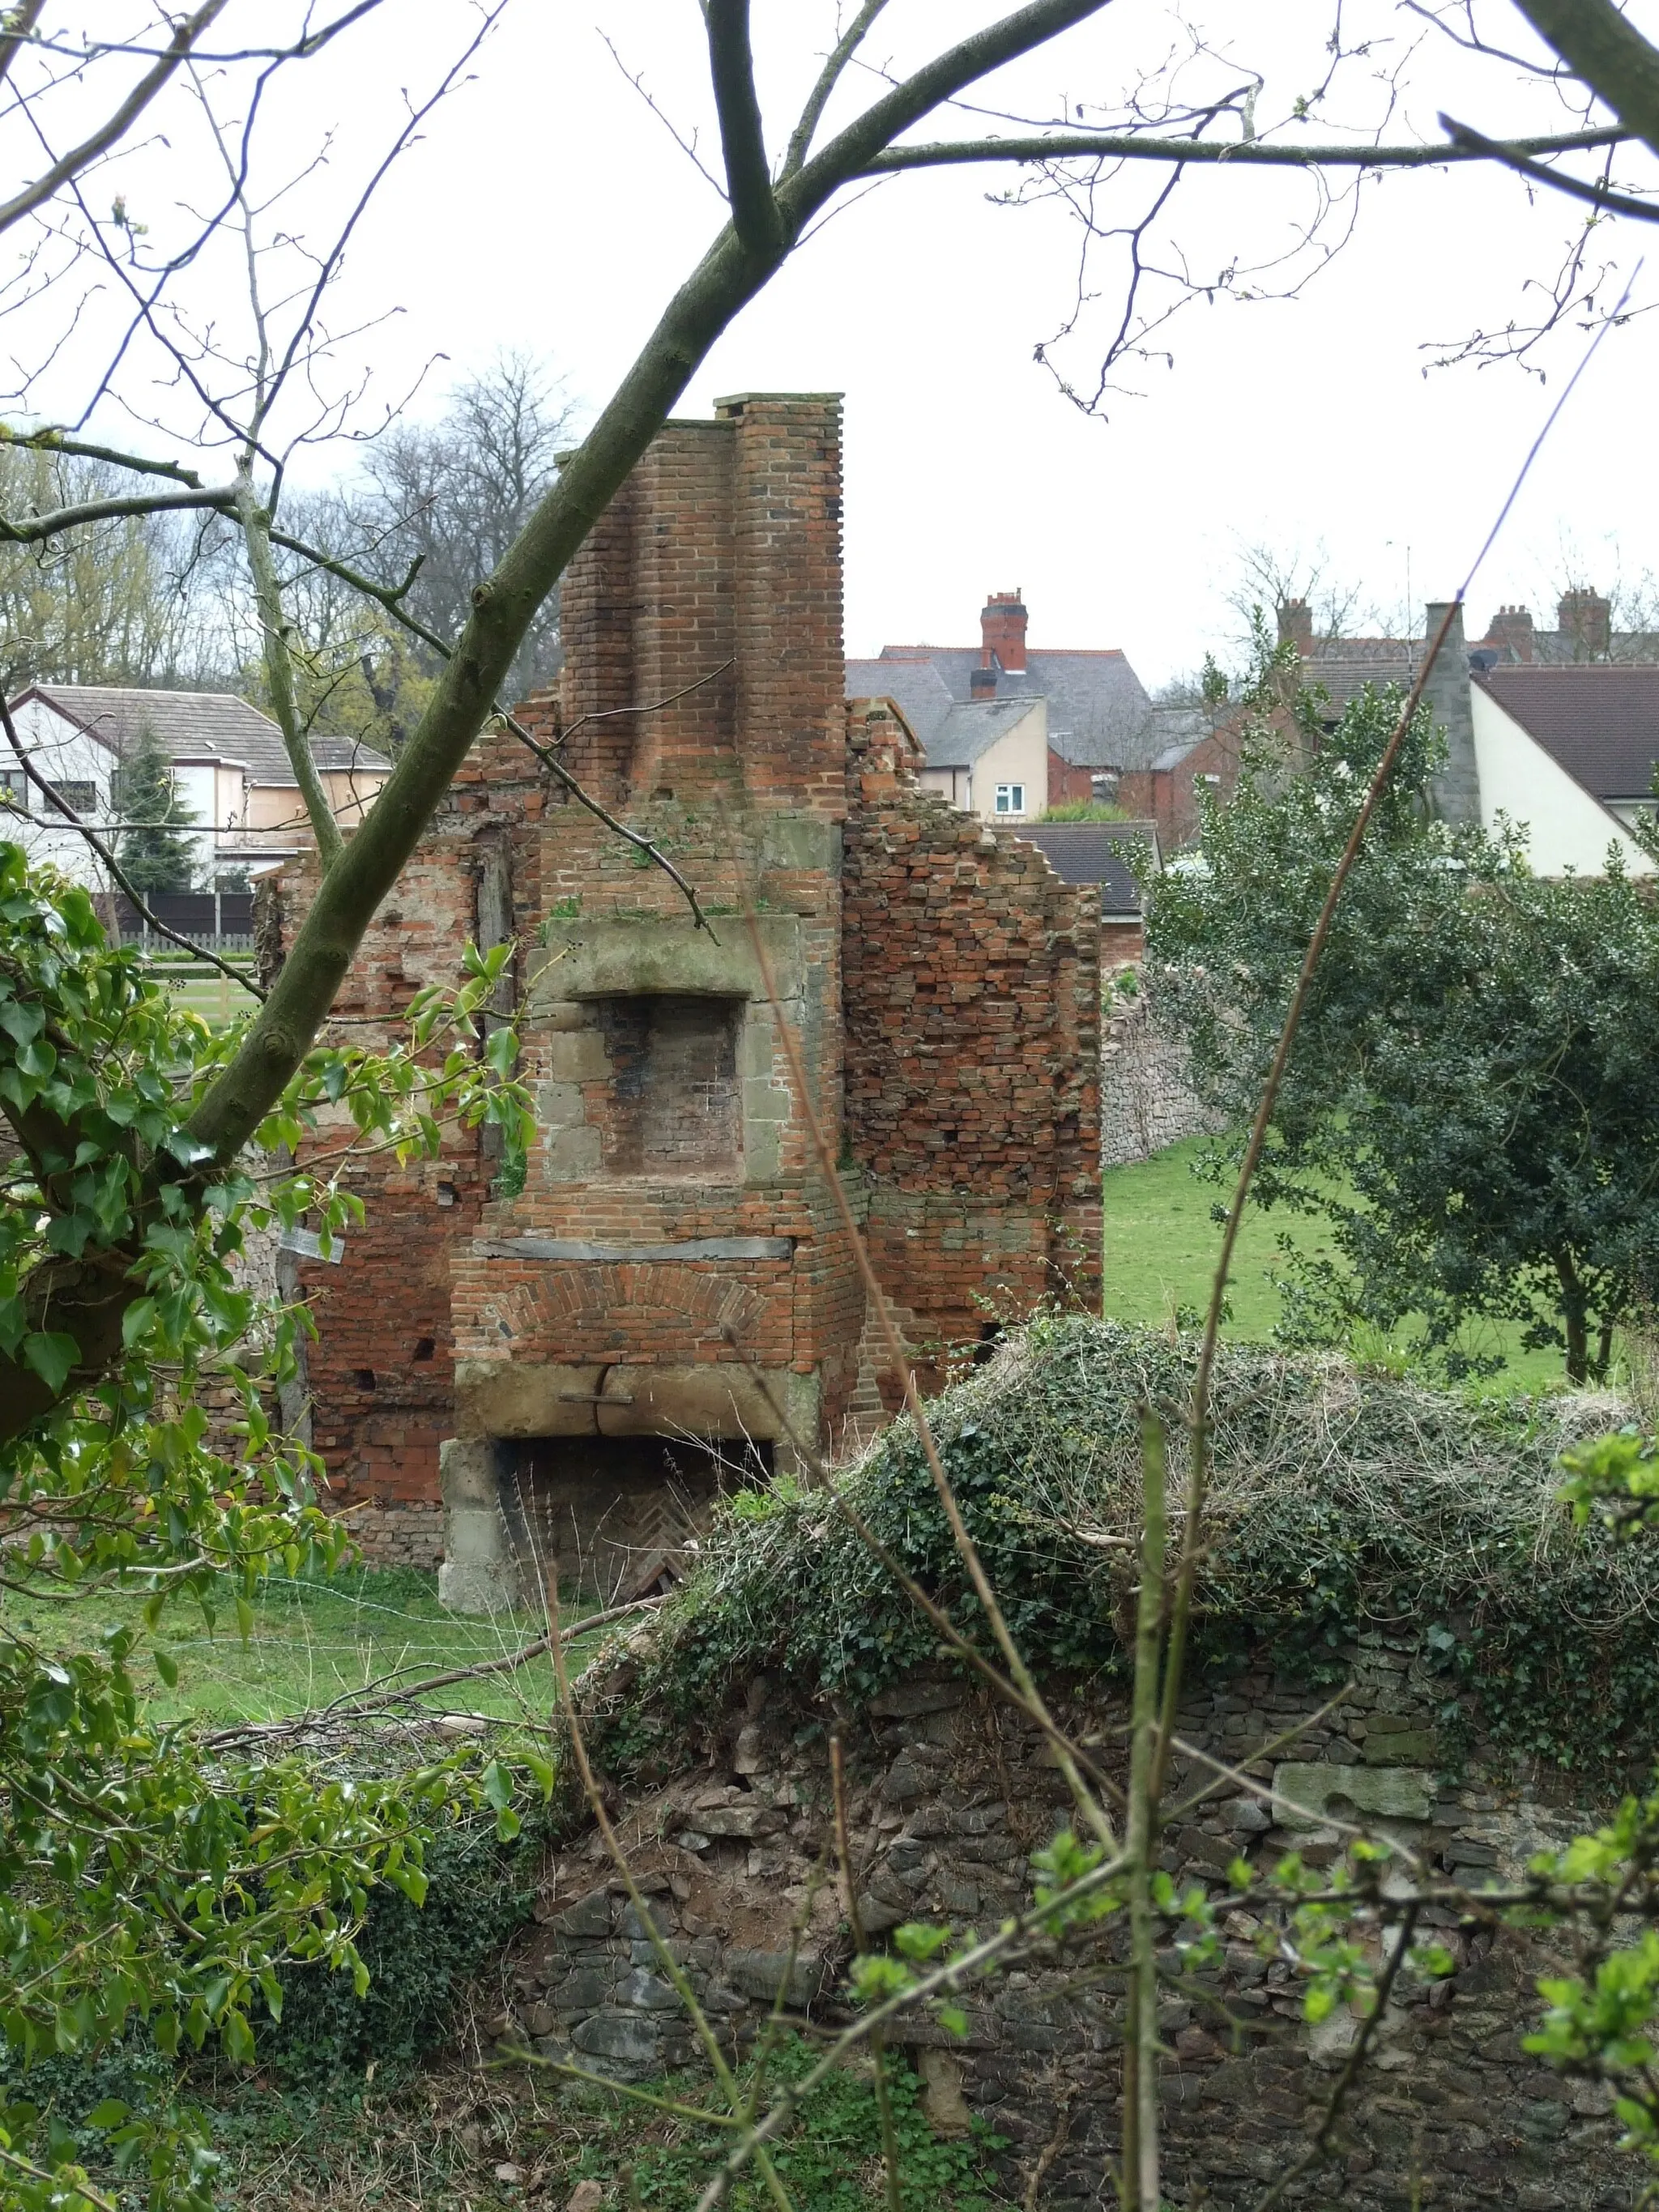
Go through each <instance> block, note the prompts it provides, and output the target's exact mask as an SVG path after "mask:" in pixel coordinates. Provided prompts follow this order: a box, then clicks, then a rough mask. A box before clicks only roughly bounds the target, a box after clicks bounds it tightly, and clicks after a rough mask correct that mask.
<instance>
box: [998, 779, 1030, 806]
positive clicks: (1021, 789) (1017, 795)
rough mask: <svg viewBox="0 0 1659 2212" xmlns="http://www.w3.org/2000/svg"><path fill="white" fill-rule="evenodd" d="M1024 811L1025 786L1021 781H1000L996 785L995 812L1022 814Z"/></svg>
mask: <svg viewBox="0 0 1659 2212" xmlns="http://www.w3.org/2000/svg"><path fill="white" fill-rule="evenodd" d="M1024 811H1025V786H1024V784H1023V783H1000V784H999V785H998V786H997V812H998V813H999V814H1024Z"/></svg>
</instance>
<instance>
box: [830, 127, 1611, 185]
mask: <svg viewBox="0 0 1659 2212" xmlns="http://www.w3.org/2000/svg"><path fill="white" fill-rule="evenodd" d="M1440 119H1441V122H1442V123H1443V125H1445V127H1446V128H1447V129H1448V130H1449V131H1450V130H1454V129H1456V128H1458V127H1459V126H1455V125H1451V124H1450V123H1449V122H1448V121H1447V118H1445V117H1444V116H1442V117H1441V118H1440ZM1636 136H1637V133H1636V132H1635V131H1626V130H1622V129H1620V127H1619V125H1616V124H1609V125H1605V126H1602V127H1601V128H1599V129H1596V130H1593V131H1564V132H1559V133H1558V134H1556V135H1555V136H1553V137H1543V138H1517V139H1515V140H1512V141H1510V142H1508V143H1498V142H1497V141H1490V140H1483V141H1481V142H1480V143H1479V144H1475V143H1468V144H1465V143H1463V141H1462V138H1460V137H1454V138H1452V139H1451V140H1450V141H1449V143H1445V144H1443V145H1433V146H1345V145H1340V144H1338V145H1334V146H1333V145H1318V146H1297V145H1285V144H1281V143H1279V142H1278V141H1277V140H1275V139H1271V138H1242V139H1240V138H1139V137H1135V136H1134V135H1133V133H1129V134H1126V133H1124V132H1122V131H1115V132H1112V131H1053V132H1048V133H1046V134H1044V135H1042V136H1040V137H1031V138H963V139H955V140H946V141H944V142H942V143H939V144H938V145H929V146H890V147H888V148H887V149H886V150H885V151H884V152H883V153H879V154H875V155H872V156H871V158H870V160H869V161H867V162H866V164H865V165H864V167H863V168H862V169H861V170H860V175H862V176H868V177H882V176H890V175H892V174H893V173H896V172H897V171H900V170H903V169H940V168H951V167H960V166H963V165H965V164H968V163H970V162H981V161H1076V160H1079V159H1086V160H1098V161H1170V162H1175V163H1177V164H1180V165H1182V166H1185V165H1186V164H1187V163H1188V162H1199V161H1205V162H1214V163H1216V164H1218V165H1219V164H1221V163H1223V162H1225V163H1227V164H1229V165H1233V164H1237V165H1240V166H1242V167H1246V168H1279V169H1430V168H1438V167H1441V166H1442V165H1443V163H1447V162H1455V161H1510V162H1511V163H1515V162H1517V161H1528V160H1533V159H1535V158H1536V157H1537V156H1539V155H1547V154H1573V153H1578V152H1581V151H1583V149H1586V148H1588V147H1593V146H1614V145H1619V144H1621V143H1625V142H1626V141H1627V140H1629V139H1631V138H1632V137H1636ZM1468 137H1469V138H1470V140H1471V141H1473V137H1474V134H1473V133H1470V134H1468ZM1546 180H1547V182H1549V183H1551V184H1556V183H1559V179H1558V178H1557V177H1556V175H1555V174H1554V173H1553V172H1547V173H1546Z"/></svg>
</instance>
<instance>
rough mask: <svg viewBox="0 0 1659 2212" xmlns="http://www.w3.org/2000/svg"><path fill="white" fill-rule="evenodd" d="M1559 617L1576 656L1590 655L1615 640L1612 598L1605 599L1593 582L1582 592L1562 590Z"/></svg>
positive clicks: (1580, 657)
mask: <svg viewBox="0 0 1659 2212" xmlns="http://www.w3.org/2000/svg"><path fill="white" fill-rule="evenodd" d="M1556 620H1557V622H1558V623H1559V625H1560V629H1561V635H1563V637H1565V639H1566V640H1567V641H1568V643H1569V644H1570V645H1571V647H1572V650H1573V656H1574V658H1575V659H1579V660H1589V659H1593V658H1594V656H1595V654H1597V653H1605V652H1607V648H1608V647H1610V646H1611V645H1612V643H1613V602H1612V601H1611V600H1610V599H1603V598H1602V596H1601V592H1598V591H1597V590H1595V587H1594V586H1591V587H1590V588H1589V589H1588V590H1586V591H1582V592H1562V594H1561V603H1560V605H1559V607H1558V608H1557V610H1556Z"/></svg>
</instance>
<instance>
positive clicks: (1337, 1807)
mask: <svg viewBox="0 0 1659 2212" xmlns="http://www.w3.org/2000/svg"><path fill="white" fill-rule="evenodd" d="M1395 1741H1398V1738H1396V1739H1395ZM1436 1789H1437V1784H1436V1781H1435V1778H1434V1776H1433V1775H1432V1774H1430V1773H1425V1772H1424V1771H1422V1770H1421V1769H1420V1768H1417V1767H1410V1766H1338V1765H1334V1764H1327V1763H1326V1762H1325V1761H1324V1760H1320V1761H1318V1762H1316V1763H1308V1764H1304V1763H1302V1762H1300V1761H1297V1760H1286V1761H1285V1762H1284V1763H1283V1764H1282V1765H1279V1766H1276V1767H1275V1768H1274V1769H1273V1800H1274V1802H1273V1811H1274V1814H1276V1816H1277V1818H1278V1819H1279V1822H1280V1824H1281V1825H1282V1826H1285V1827H1286V1828H1303V1829H1305V1828H1310V1827H1323V1826H1325V1825H1326V1824H1327V1822H1328V1821H1329V1820H1348V1821H1352V1822H1356V1824H1363V1823H1364V1820H1366V1819H1367V1818H1370V1819H1375V1820H1427V1819H1428V1817H1429V1815H1430V1814H1431V1812H1432V1811H1433V1809H1434V1800H1435V1794H1436Z"/></svg>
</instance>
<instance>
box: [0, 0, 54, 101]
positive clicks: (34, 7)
mask: <svg viewBox="0 0 1659 2212" xmlns="http://www.w3.org/2000/svg"><path fill="white" fill-rule="evenodd" d="M45 13H46V0H24V4H23V5H22V6H21V8H14V9H12V10H11V21H10V23H9V26H8V27H7V28H6V30H5V31H4V33H0V84H3V83H4V82H5V81H6V79H7V78H8V77H9V76H10V74H11V65H12V64H13V63H14V62H15V60H16V58H17V56H18V54H19V52H20V51H21V49H22V48H23V47H24V46H27V44H28V43H29V33H30V32H31V31H33V28H34V27H35V25H36V24H37V23H38V22H39V21H40V18H41V16H42V15H44V14H45Z"/></svg>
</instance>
